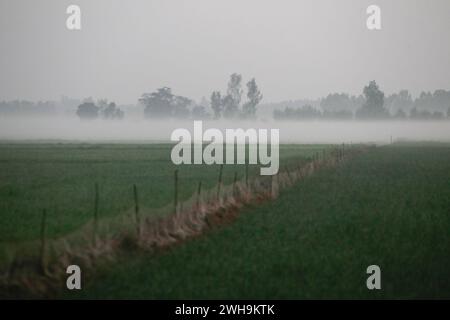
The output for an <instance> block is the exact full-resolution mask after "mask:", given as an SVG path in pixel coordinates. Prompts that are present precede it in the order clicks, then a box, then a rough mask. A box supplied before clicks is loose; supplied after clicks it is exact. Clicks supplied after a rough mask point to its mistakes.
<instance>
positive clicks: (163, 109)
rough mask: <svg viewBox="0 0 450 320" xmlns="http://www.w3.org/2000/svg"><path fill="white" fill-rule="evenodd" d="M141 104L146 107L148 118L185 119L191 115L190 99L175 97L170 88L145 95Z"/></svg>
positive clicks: (145, 112)
mask: <svg viewBox="0 0 450 320" xmlns="http://www.w3.org/2000/svg"><path fill="white" fill-rule="evenodd" d="M139 102H140V103H141V104H143V105H144V107H145V109H144V114H145V116H146V117H147V118H170V117H175V118H185V117H187V116H188V115H189V109H188V106H189V105H191V104H192V100H191V99H189V98H186V97H183V96H175V95H173V94H172V90H171V89H170V88H168V87H163V88H159V89H157V90H156V92H152V93H144V94H143V95H142V96H141V98H140V99H139Z"/></svg>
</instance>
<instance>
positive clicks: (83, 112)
mask: <svg viewBox="0 0 450 320" xmlns="http://www.w3.org/2000/svg"><path fill="white" fill-rule="evenodd" d="M99 110H100V108H99V107H97V106H96V105H95V104H94V103H92V102H85V103H83V104H80V105H79V106H78V109H77V115H78V117H80V119H83V120H91V119H97V118H98V114H99Z"/></svg>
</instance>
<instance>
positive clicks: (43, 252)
mask: <svg viewBox="0 0 450 320" xmlns="http://www.w3.org/2000/svg"><path fill="white" fill-rule="evenodd" d="M351 146H352V145H350V147H351ZM325 154H326V153H325V150H324V149H323V150H322V159H325ZM344 155H345V144H344V143H343V144H342V147H341V148H338V149H337V152H336V160H337V161H340V160H343V159H344ZM319 159H320V157H319V152H315V153H314V154H313V157H312V160H313V161H318V160H319ZM286 172H287V174H288V178H289V180H290V181H291V182H293V179H292V178H291V176H290V172H289V169H288V168H287V167H286ZM222 175H223V164H221V165H220V168H219V177H218V185H217V193H216V197H217V199H218V200H219V199H220V191H221V186H222ZM248 177H249V175H248V163H247V164H246V165H245V186H246V188H247V189H248V188H249V180H248ZM272 178H273V176H272ZM237 181H238V174H237V172H236V171H235V173H234V179H233V194H235V190H236V184H237ZM271 183H272V181H271ZM94 190H95V196H94V222H93V235H92V238H93V243H94V244H95V243H97V240H98V221H99V214H98V213H99V200H100V196H99V186H98V183H95V185H94ZM201 190H202V181H199V183H198V187H197V197H196V205H197V207H199V205H200V197H201ZM133 198H134V216H135V222H136V233H137V236H138V238H140V237H141V235H142V224H141V217H140V214H139V210H140V207H139V197H138V189H137V186H136V185H135V184H133ZM177 210H178V169H175V171H174V212H175V213H177ZM40 238H41V239H40V240H41V241H40V242H41V246H40V254H39V265H40V267H41V270H42V272H43V273H44V274H45V273H46V269H47V268H46V256H47V247H48V245H47V210H46V209H43V211H42V219H41V233H40Z"/></svg>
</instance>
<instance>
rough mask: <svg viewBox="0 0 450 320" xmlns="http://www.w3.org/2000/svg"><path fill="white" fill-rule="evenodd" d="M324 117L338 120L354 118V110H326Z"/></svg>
mask: <svg viewBox="0 0 450 320" xmlns="http://www.w3.org/2000/svg"><path fill="white" fill-rule="evenodd" d="M322 118H324V119H337V120H344V119H346V120H348V119H352V118H353V112H351V111H349V110H340V111H324V112H323V114H322Z"/></svg>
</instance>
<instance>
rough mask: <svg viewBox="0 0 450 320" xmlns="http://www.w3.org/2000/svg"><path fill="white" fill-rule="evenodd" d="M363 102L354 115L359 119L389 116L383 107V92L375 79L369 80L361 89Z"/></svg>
mask: <svg viewBox="0 0 450 320" xmlns="http://www.w3.org/2000/svg"><path fill="white" fill-rule="evenodd" d="M363 93H364V97H365V99H366V100H365V102H364V104H363V105H362V107H361V108H360V109H358V110H357V112H356V117H357V118H361V119H383V118H388V117H389V112H388V111H387V110H386V109H385V108H384V93H383V91H381V90H380V88H379V87H378V85H377V83H376V82H375V81H370V83H369V85H368V86H366V87H364V90H363Z"/></svg>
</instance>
